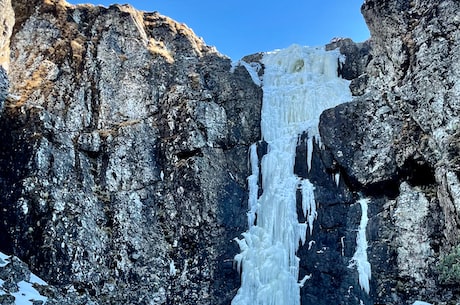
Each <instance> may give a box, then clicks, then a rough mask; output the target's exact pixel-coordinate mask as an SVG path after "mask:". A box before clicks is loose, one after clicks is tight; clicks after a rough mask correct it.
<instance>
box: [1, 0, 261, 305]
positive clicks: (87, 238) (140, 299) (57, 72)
mask: <svg viewBox="0 0 460 305" xmlns="http://www.w3.org/2000/svg"><path fill="white" fill-rule="evenodd" d="M16 2H17V3H16V4H15V10H16V13H17V18H18V19H17V23H16V27H15V32H14V35H13V37H12V39H11V50H12V57H11V64H10V71H9V77H10V80H11V89H10V91H11V92H12V93H13V94H15V95H18V96H20V98H18V99H16V100H11V101H9V102H8V103H7V108H6V112H5V114H4V118H3V120H2V123H1V125H2V126H1V128H0V134H1V138H2V139H1V141H0V142H1V144H0V146H1V149H0V150H1V158H0V160H1V162H2V164H1V166H2V169H3V170H2V173H1V177H0V179H1V180H0V181H1V189H2V191H1V192H0V193H1V194H0V198H1V200H0V202H1V208H2V211H4V212H2V214H1V215H0V218H1V225H0V236H1V237H0V238H1V241H2V243H1V244H2V249H1V250H3V251H5V252H7V253H15V254H16V255H18V256H19V257H21V258H22V259H23V260H24V261H27V262H28V263H29V264H30V266H31V268H32V269H33V270H35V271H37V273H39V274H40V276H42V277H43V278H44V279H45V280H46V281H48V282H49V284H51V285H52V286H51V288H50V291H52V295H51V296H50V300H49V302H50V304H226V303H228V302H229V300H231V298H232V297H233V294H234V290H236V289H237V288H238V287H239V277H238V275H237V272H236V271H235V270H234V269H233V267H232V260H233V256H234V255H235V253H236V252H237V245H236V244H234V242H233V241H232V239H233V238H234V237H236V236H238V234H239V233H240V232H243V231H244V226H245V225H246V219H245V210H246V204H245V198H246V196H247V195H246V177H247V176H248V169H247V166H246V152H247V148H248V145H250V144H251V143H253V142H254V141H256V140H257V139H259V138H260V131H259V130H260V129H259V121H260V119H259V116H260V113H259V112H260V104H261V89H260V88H259V87H257V86H255V85H254V84H253V82H252V80H251V78H250V76H249V75H248V73H247V72H246V70H245V69H244V68H237V69H236V70H235V72H234V73H230V69H231V65H230V60H229V59H228V58H225V57H223V56H222V55H220V54H219V53H217V52H216V51H215V50H214V49H212V48H210V47H208V46H206V45H205V44H204V43H203V42H202V41H201V40H200V39H198V38H197V37H196V36H195V35H194V34H193V33H192V31H191V30H190V29H188V28H187V27H185V26H184V25H181V24H178V23H176V22H174V21H172V20H170V19H169V18H166V17H163V16H161V15H158V14H157V13H151V14H150V13H141V12H138V11H135V10H134V9H132V8H131V7H129V6H118V5H116V6H111V7H110V8H108V9H107V8H103V7H93V6H78V7H74V6H70V5H68V4H66V3H65V2H63V1H54V2H50V1H45V2H43V3H39V4H37V7H36V9H34V10H32V11H30V10H29V11H28V10H22V8H23V6H24V5H23V4H25V2H24V3H22V2H21V1H16ZM27 4H28V3H27ZM21 5H22V6H21Z"/></svg>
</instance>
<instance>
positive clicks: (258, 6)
mask: <svg viewBox="0 0 460 305" xmlns="http://www.w3.org/2000/svg"><path fill="white" fill-rule="evenodd" d="M68 2H70V3H72V4H77V3H93V4H101V5H104V6H108V5H110V4H112V3H121V4H123V3H129V4H131V5H132V6H134V7H135V8H137V9H140V10H144V11H150V12H152V11H158V12H160V13H161V14H162V15H166V16H169V17H171V18H173V19H174V20H176V21H178V22H181V23H185V24H187V25H188V26H189V27H190V28H192V29H193V31H194V32H195V34H197V35H198V36H200V37H203V39H204V40H205V42H206V43H207V44H208V45H213V46H215V47H216V48H217V49H218V50H219V51H220V52H221V53H223V54H225V55H228V56H229V57H231V58H232V59H234V60H236V59H239V58H241V57H243V56H244V55H248V54H252V53H256V52H261V51H271V50H274V49H280V48H285V47H288V46H289V45H291V44H293V43H297V44H300V45H308V46H319V45H324V44H326V43H328V42H329V41H330V40H331V39H332V38H334V37H349V38H352V39H353V40H354V41H356V42H360V41H364V40H366V39H367V38H369V31H368V30H367V27H366V24H365V22H364V19H363V17H362V15H361V12H360V7H361V4H362V3H363V0H281V1H280V0H277V1H273V0H264V1H262V0H254V1H251V0H249V1H248V0H231V1H225V0H223V1H219V0H212V1H211V0H199V1H198V0H151V1H150V0H146V1H136V0H131V1H130V0H124V1H121V2H116V1H113V0H71V1H68Z"/></svg>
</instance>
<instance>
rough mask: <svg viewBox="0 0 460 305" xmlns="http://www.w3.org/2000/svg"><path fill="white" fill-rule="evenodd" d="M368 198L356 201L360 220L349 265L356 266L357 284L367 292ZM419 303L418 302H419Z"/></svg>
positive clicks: (368, 273) (368, 268) (369, 270)
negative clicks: (358, 205) (359, 207)
mask: <svg viewBox="0 0 460 305" xmlns="http://www.w3.org/2000/svg"><path fill="white" fill-rule="evenodd" d="M369 201H370V200H369V199H367V198H363V199H360V200H359V201H358V203H359V204H360V205H361V221H360V223H359V229H358V234H357V236H356V252H355V254H354V255H353V258H352V259H351V263H350V266H349V267H354V266H356V269H358V275H359V285H360V286H361V288H362V289H363V290H364V291H366V293H368V294H369V290H370V287H369V281H370V279H371V264H370V263H369V261H368V260H367V239H366V228H367V222H368V220H369V218H368V216H367V207H368V204H369ZM419 305H420V304H419Z"/></svg>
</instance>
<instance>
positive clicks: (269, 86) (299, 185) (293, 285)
mask: <svg viewBox="0 0 460 305" xmlns="http://www.w3.org/2000/svg"><path fill="white" fill-rule="evenodd" d="M338 57H339V53H338V52H337V51H332V52H326V51H324V50H323V49H320V48H309V47H300V46H297V45H293V46H291V47H289V48H287V49H285V50H277V51H274V52H270V53H267V54H265V55H264V57H263V59H262V63H263V65H264V67H265V70H264V76H263V79H264V82H263V92H264V95H263V103H262V113H261V131H262V138H263V140H265V141H266V142H267V145H268V148H267V154H266V155H264V157H263V158H262V159H261V160H260V169H259V168H258V164H259V160H258V158H257V153H256V146H255V145H253V146H252V147H251V150H250V161H251V166H252V172H251V176H250V177H249V178H248V184H249V202H248V205H249V212H248V223H249V229H248V231H247V232H245V233H243V234H242V235H243V239H236V241H237V243H238V245H239V247H240V250H241V253H239V254H238V255H236V256H235V262H236V265H237V268H238V270H242V273H241V281H242V283H241V287H240V289H239V290H238V293H237V295H236V296H235V298H234V299H233V301H232V304H233V305H248V304H260V305H265V304H267V305H268V304H273V305H282V304H289V305H299V304H300V287H301V286H303V285H304V284H305V283H306V281H307V280H308V278H309V277H308V276H307V277H304V278H303V279H301V280H300V281H299V261H300V260H299V258H298V257H297V256H296V251H297V250H298V247H299V242H302V243H305V242H306V232H307V230H308V228H309V229H310V234H311V233H312V231H313V222H314V220H315V218H316V215H317V212H316V202H315V199H314V193H313V191H314V186H313V184H311V183H310V181H308V180H307V179H301V178H299V177H297V176H296V175H295V174H294V162H295V153H296V146H297V144H298V139H299V136H300V135H301V134H302V133H304V132H307V133H308V136H309V138H308V141H307V143H308V147H307V149H308V151H309V155H310V157H309V160H308V163H309V164H308V167H309V168H311V153H312V151H313V149H312V147H313V139H314V138H315V139H319V133H318V127H317V126H318V120H319V116H320V114H321V112H322V111H323V110H324V109H326V108H329V107H333V106H335V105H337V104H339V103H343V102H346V101H348V100H350V99H351V94H350V91H349V88H348V85H349V82H348V81H345V80H343V79H340V78H338V77H337V64H338ZM243 65H244V64H243ZM259 172H260V173H261V176H262V181H261V185H262V187H263V192H262V194H261V196H260V197H259V198H258V197H257V195H258V193H257V190H258V182H259V181H258V177H259ZM298 189H301V192H302V208H303V213H304V215H305V217H306V219H307V221H306V223H299V222H298V215H297V210H296V192H297V190H298Z"/></svg>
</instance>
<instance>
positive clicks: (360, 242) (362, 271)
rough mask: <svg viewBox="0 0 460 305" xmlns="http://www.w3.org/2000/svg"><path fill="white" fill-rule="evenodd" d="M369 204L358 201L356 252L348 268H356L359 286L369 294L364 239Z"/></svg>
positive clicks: (369, 275)
mask: <svg viewBox="0 0 460 305" xmlns="http://www.w3.org/2000/svg"><path fill="white" fill-rule="evenodd" d="M369 202H370V200H369V199H366V198H363V199H360V200H358V203H359V204H360V205H361V221H360V223H359V229H358V234H357V237H356V251H355V254H354V255H353V258H352V260H351V262H350V265H349V267H354V266H356V268H357V269H358V275H359V285H360V286H361V288H362V289H363V290H364V291H366V293H369V290H370V288H369V280H370V278H371V264H369V261H368V260H367V239H366V227H367V222H368V220H369V218H368V216H367V206H368V204H369Z"/></svg>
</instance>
